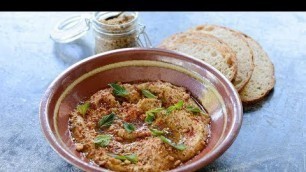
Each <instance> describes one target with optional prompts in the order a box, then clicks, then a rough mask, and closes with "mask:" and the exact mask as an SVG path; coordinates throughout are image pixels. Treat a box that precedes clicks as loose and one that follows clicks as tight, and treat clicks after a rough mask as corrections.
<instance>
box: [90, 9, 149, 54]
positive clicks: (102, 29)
mask: <svg viewBox="0 0 306 172" xmlns="http://www.w3.org/2000/svg"><path fill="white" fill-rule="evenodd" d="M93 30H94V36H95V52H96V53H100V52H105V51H109V50H113V49H118V48H128V47H138V46H147V47H148V46H151V43H150V40H149V38H148V36H147V34H146V33H145V27H144V26H143V25H141V24H139V23H138V13H137V12H122V13H119V14H118V13H116V12H104V13H103V12H96V13H94V17H93ZM141 34H142V35H143V37H144V41H145V45H144V44H143V43H142V41H141V40H140V38H139V36H140V35H141Z"/></svg>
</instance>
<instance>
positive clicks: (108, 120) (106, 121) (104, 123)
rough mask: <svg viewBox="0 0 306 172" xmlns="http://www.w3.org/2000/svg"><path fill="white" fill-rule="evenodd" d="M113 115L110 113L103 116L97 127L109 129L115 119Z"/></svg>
mask: <svg viewBox="0 0 306 172" xmlns="http://www.w3.org/2000/svg"><path fill="white" fill-rule="evenodd" d="M115 115H116V114H115V113H113V112H112V113H110V114H109V115H106V116H103V117H102V119H100V120H99V122H98V125H99V127H109V126H111V125H112V123H113V122H114V119H115Z"/></svg>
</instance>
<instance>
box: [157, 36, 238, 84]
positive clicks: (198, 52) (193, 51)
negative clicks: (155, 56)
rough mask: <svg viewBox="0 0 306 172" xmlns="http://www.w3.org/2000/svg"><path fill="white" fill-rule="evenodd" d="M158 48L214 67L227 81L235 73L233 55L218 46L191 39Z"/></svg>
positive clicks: (179, 39) (235, 67) (181, 39)
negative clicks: (183, 54) (191, 57)
mask: <svg viewBox="0 0 306 172" xmlns="http://www.w3.org/2000/svg"><path fill="white" fill-rule="evenodd" d="M160 48H165V49H168V50H174V51H178V52H182V53H185V54H188V55H191V56H194V57H196V58H198V59H201V60H203V61H205V62H207V63H208V64H210V65H212V66H213V67H215V68H216V69H217V70H219V71H220V72H221V73H222V74H224V75H225V77H226V78H228V79H229V80H232V79H233V78H234V76H235V74H236V71H237V66H236V61H235V60H236V59H235V55H234V54H233V52H232V51H228V49H227V48H225V47H223V46H220V44H214V43H210V42H207V41H203V40H198V39H191V38H177V39H176V40H175V41H173V42H172V43H171V44H164V45H162V46H160Z"/></svg>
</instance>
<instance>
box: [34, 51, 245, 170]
mask: <svg viewBox="0 0 306 172" xmlns="http://www.w3.org/2000/svg"><path fill="white" fill-rule="evenodd" d="M141 80H143V81H156V80H162V81H167V82H170V83H172V84H174V85H177V86H183V87H185V88H187V89H188V90H189V91H190V92H191V94H192V95H193V96H194V97H195V98H197V99H198V101H199V102H200V103H202V104H203V105H204V107H205V108H206V110H207V111H208V113H209V114H210V116H211V119H212V121H211V138H210V139H209V143H208V146H207V147H206V148H205V149H204V150H203V151H202V152H201V153H200V154H198V155H197V156H195V157H194V158H193V159H191V160H190V161H188V162H186V163H184V164H183V165H181V166H179V167H177V168H175V169H173V170H171V171H195V170H197V169H200V168H201V167H204V166H206V165H207V164H209V163H211V162H213V161H214V160H215V159H216V158H218V157H219V156H220V155H221V154H223V153H224V152H225V151H226V150H227V149H228V148H229V146H230V145H231V144H232V143H233V141H234V140H235V138H236V136H237V134H238V132H239V130H240V127H241V123H242V105H241V101H240V99H239V96H238V93H237V92H236V90H235V88H234V87H233V85H232V84H231V83H230V81H228V80H227V79H226V78H225V77H224V76H223V75H222V74H221V73H220V72H219V71H217V70H216V69H214V68H213V67H211V66H210V65H208V64H206V63H205V62H203V61H200V60H198V59H196V58H194V57H191V56H188V55H184V54H179V53H175V52H173V51H167V50H161V49H143V48H127V49H120V50H114V51H109V52H105V53H102V54H98V55H95V56H92V57H89V58H86V59H84V60H82V61H80V62H78V63H76V64H74V65H73V66H71V67H69V68H68V69H67V70H65V71H64V72H63V73H62V74H60V75H59V76H58V77H57V78H56V79H55V80H54V81H53V82H52V83H51V85H50V86H49V87H48V89H47V91H46V93H45V95H44V96H43V98H42V101H41V104H40V123H41V127H42V131H43V133H44V135H45V137H46V139H47V140H48V142H49V143H50V145H51V147H52V148H53V149H54V150H55V151H56V152H57V153H58V154H59V155H60V156H61V157H62V158H63V159H65V160H66V161H67V162H69V163H71V164H73V165H75V166H76V167H78V168H80V169H82V170H84V171H106V169H104V168H101V167H99V166H98V165H95V164H93V163H91V162H90V161H89V160H88V159H86V158H84V157H83V156H82V155H81V154H80V153H79V152H77V151H75V147H74V143H73V141H72V140H71V138H70V132H69V129H68V118H69V116H68V113H69V112H70V111H72V110H73V109H74V108H75V107H76V105H77V104H78V103H79V102H80V101H82V100H85V99H86V98H89V97H90V96H91V95H92V94H93V93H95V92H97V91H98V90H100V89H103V88H105V87H107V84H108V83H112V82H116V81H121V82H131V81H141Z"/></svg>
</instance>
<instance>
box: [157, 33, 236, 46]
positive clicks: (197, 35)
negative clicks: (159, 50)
mask: <svg viewBox="0 0 306 172" xmlns="http://www.w3.org/2000/svg"><path fill="white" fill-rule="evenodd" d="M178 38H192V39H199V40H203V41H207V42H210V43H214V44H224V46H228V45H226V43H224V42H223V41H222V40H221V39H219V38H217V37H215V36H213V35H210V34H206V33H202V32H180V33H176V34H174V35H172V36H169V37H168V38H166V39H164V40H163V41H162V43H161V44H160V45H159V46H160V47H162V46H172V45H173V43H174V42H175V41H176V40H177V39H178ZM228 48H230V47H228Z"/></svg>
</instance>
